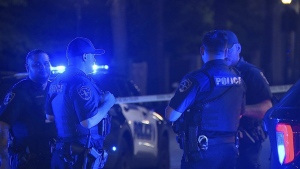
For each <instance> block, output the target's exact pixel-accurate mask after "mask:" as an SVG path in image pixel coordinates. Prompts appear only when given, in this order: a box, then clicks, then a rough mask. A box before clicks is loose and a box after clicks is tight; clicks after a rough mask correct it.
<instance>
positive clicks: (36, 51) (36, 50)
mask: <svg viewBox="0 0 300 169" xmlns="http://www.w3.org/2000/svg"><path fill="white" fill-rule="evenodd" d="M40 53H46V52H45V51H43V50H40V49H34V50H32V51H30V52H28V54H27V56H26V64H28V61H29V60H30V59H32V57H33V56H34V55H36V54H40Z"/></svg>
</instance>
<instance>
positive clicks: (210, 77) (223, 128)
mask: <svg viewBox="0 0 300 169" xmlns="http://www.w3.org/2000/svg"><path fill="white" fill-rule="evenodd" d="M202 42H203V45H202V46H201V48H200V54H201V56H202V60H203V62H204V65H203V66H202V68H201V69H199V70H197V71H194V72H191V73H189V74H187V75H186V76H185V77H184V78H183V80H182V81H181V83H180V86H179V87H178V89H177V91H176V92H175V95H174V97H173V98H172V99H171V100H170V103H169V105H168V106H167V108H166V110H165V117H166V118H167V119H168V120H170V121H173V122H174V121H175V122H174V123H173V129H174V131H175V133H177V138H176V139H177V141H178V143H179V144H180V147H181V148H182V149H183V157H182V161H181V168H183V169H185V168H186V169H199V168H207V169H208V168H209V169H232V168H234V166H235V162H236V158H237V156H238V149H237V147H236V137H235V135H236V132H237V128H238V125H239V119H240V116H241V114H243V110H244V104H245V99H244V97H245V96H244V95H245V86H244V82H243V80H242V79H241V77H240V75H239V74H238V72H237V70H235V69H234V68H230V67H228V66H227V65H226V62H225V60H224V58H225V55H226V52H227V50H228V49H227V36H226V33H225V32H224V31H221V30H214V31H210V32H208V33H206V34H205V35H204V37H203V40H202Z"/></svg>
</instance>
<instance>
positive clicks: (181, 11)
mask: <svg viewBox="0 0 300 169" xmlns="http://www.w3.org/2000/svg"><path fill="white" fill-rule="evenodd" d="M275 1H276V3H279V2H277V0H264V1H261V0H245V1H240V0H214V1H211V0H201V1H200V0H189V1H186V0H127V1H124V2H126V4H122V5H121V8H124V9H125V10H124V13H123V15H124V17H123V21H124V23H125V27H120V28H121V29H122V28H123V29H125V31H124V32H123V34H125V35H126V36H125V37H126V39H122V38H121V37H115V36H114V35H115V34H114V33H115V32H114V31H116V29H113V27H112V25H113V24H112V23H113V22H112V21H113V19H114V18H113V17H112V9H113V5H112V3H113V2H114V0H52V1H50V0H19V1H9V0H3V1H1V2H0V25H1V26H0V70H1V71H16V72H24V71H25V68H24V61H25V56H26V54H27V53H28V52H29V51H30V50H32V49H36V48H39V49H42V50H45V51H46V52H48V53H49V55H50V57H51V60H52V64H53V65H54V66H56V65H59V64H66V58H65V49H66V47H67V44H68V43H69V42H70V41H71V40H72V39H73V38H75V37H76V36H82V37H87V38H89V39H90V40H91V41H92V42H93V43H94V45H95V47H96V48H103V49H105V50H106V53H105V55H103V56H102V57H101V58H98V60H97V62H98V63H100V62H106V63H109V62H113V61H116V59H118V58H124V59H125V60H130V61H131V62H133V63H139V62H147V63H148V65H149V67H150V66H151V67H152V66H153V65H155V66H156V67H158V68H160V67H164V66H167V64H166V62H165V60H168V64H169V66H170V67H169V69H168V70H167V72H169V75H168V77H167V78H169V82H170V83H172V82H174V81H178V80H180V79H181V77H182V76H183V75H184V74H186V73H187V72H188V71H191V70H190V69H191V63H192V62H193V60H192V59H193V58H195V57H197V56H198V57H199V47H200V45H201V38H202V35H203V34H204V33H205V32H207V31H209V30H212V29H223V28H226V29H231V30H233V31H234V32H236V34H237V35H238V36H239V40H240V43H241V44H242V46H243V50H242V54H243V56H244V57H245V58H246V59H247V60H248V61H251V59H253V58H252V56H253V55H254V54H255V53H259V54H258V55H259V56H258V57H259V58H258V60H260V61H261V65H258V66H259V67H263V68H267V67H268V65H267V64H269V63H268V62H267V61H268V57H269V56H268V54H269V51H266V50H268V47H266V46H265V44H268V42H267V40H268V37H267V36H268V30H267V26H266V25H267V24H268V22H267V21H268V19H267V18H266V17H267V13H266V12H267V9H268V8H267V7H268V4H267V3H272V2H273V3H275ZM12 2H25V3H22V4H18V3H17V4H15V3H12ZM119 2H121V1H119ZM114 28H116V27H114ZM117 29H119V27H117ZM116 42H120V43H121V44H119V46H116V44H117V43H116ZM122 44H125V45H126V50H125V52H124V53H122V54H121V55H122V56H119V55H120V50H121V49H120V47H122ZM117 51H119V53H118V52H117ZM121 51H122V50H121ZM118 54H119V55H118ZM262 55H263V56H264V57H260V56H262ZM191 58H192V59H191ZM264 64H265V65H264ZM161 70H162V69H158V70H156V69H153V68H150V70H149V71H150V73H149V77H148V78H150V80H153V79H155V78H156V76H154V75H151V72H155V71H161ZM155 73H156V74H157V72H155ZM267 76H268V75H267ZM159 78H161V79H164V78H165V77H159Z"/></svg>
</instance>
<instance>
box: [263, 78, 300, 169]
mask: <svg viewBox="0 0 300 169" xmlns="http://www.w3.org/2000/svg"><path fill="white" fill-rule="evenodd" d="M264 123H265V128H266V130H267V131H268V134H269V140H270V145H271V153H272V154H271V165H270V168H272V169H296V168H300V80H298V81H297V82H296V83H295V84H294V85H293V86H292V87H291V88H290V89H289V90H288V91H287V92H286V93H285V94H284V95H283V97H282V98H281V99H280V101H279V102H278V103H276V104H275V105H274V106H273V107H272V108H271V109H269V110H268V111H267V113H266V115H265V118H264Z"/></svg>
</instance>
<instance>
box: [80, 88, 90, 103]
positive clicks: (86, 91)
mask: <svg viewBox="0 0 300 169" xmlns="http://www.w3.org/2000/svg"><path fill="white" fill-rule="evenodd" d="M77 92H78V94H79V96H80V97H81V98H82V99H83V100H90V99H91V95H92V93H91V89H90V88H89V87H88V86H81V88H79V89H78V90H77Z"/></svg>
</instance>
